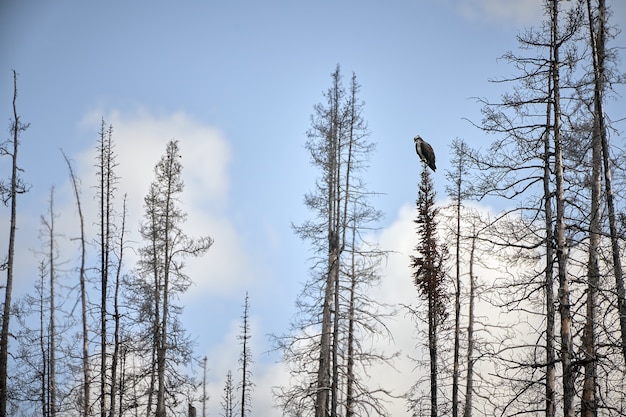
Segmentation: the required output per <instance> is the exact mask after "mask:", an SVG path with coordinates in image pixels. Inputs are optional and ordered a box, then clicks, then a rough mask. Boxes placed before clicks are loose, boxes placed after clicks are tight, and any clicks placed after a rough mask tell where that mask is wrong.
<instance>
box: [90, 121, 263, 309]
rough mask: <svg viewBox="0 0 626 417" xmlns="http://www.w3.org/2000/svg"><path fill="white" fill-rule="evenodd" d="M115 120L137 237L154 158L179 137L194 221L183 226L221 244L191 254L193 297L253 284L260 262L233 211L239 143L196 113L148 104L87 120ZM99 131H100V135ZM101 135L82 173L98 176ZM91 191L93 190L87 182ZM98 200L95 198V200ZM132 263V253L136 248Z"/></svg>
mask: <svg viewBox="0 0 626 417" xmlns="http://www.w3.org/2000/svg"><path fill="white" fill-rule="evenodd" d="M102 117H104V120H105V123H106V124H107V126H108V125H112V126H113V141H114V144H115V153H116V160H117V163H118V166H117V167H116V168H115V172H116V174H117V175H118V176H119V177H120V180H119V186H118V210H121V206H120V205H121V196H123V195H124V194H126V195H127V196H128V199H127V210H128V219H127V228H128V230H129V232H130V235H129V239H131V240H132V241H134V242H135V246H136V247H137V246H141V242H138V240H139V239H140V238H139V233H138V226H139V224H140V222H141V219H142V216H143V198H144V196H145V195H146V193H147V191H148V187H149V185H150V183H151V182H152V181H153V179H154V166H155V164H156V163H157V162H158V161H159V159H160V158H161V156H162V155H163V154H164V153H165V147H166V144H167V142H168V141H169V140H172V139H176V140H178V141H179V147H180V153H181V157H182V164H183V172H182V178H183V181H184V183H185V188H184V190H183V194H182V198H181V200H182V205H183V210H184V211H185V212H186V213H187V221H186V223H185V225H184V226H183V227H184V229H185V232H186V233H187V234H188V235H189V236H190V237H200V236H207V235H208V236H210V237H211V238H213V239H214V244H213V246H212V247H211V249H210V250H209V252H208V253H207V254H205V255H204V256H203V257H201V258H197V259H188V260H187V261H186V264H187V268H186V272H187V274H188V275H189V276H190V277H191V278H192V280H193V281H194V287H193V288H192V290H191V291H190V292H189V293H188V294H187V297H197V296H200V295H202V294H207V293H209V294H211V295H224V294H229V293H232V292H233V291H237V293H239V291H238V290H240V289H241V288H245V287H246V286H247V284H249V282H250V280H252V279H253V278H254V276H252V274H251V273H250V271H254V270H255V269H254V268H250V267H249V266H250V265H251V264H252V261H251V260H250V257H249V256H248V255H247V251H246V249H245V247H244V246H245V242H244V241H243V239H242V238H241V237H240V236H239V234H238V232H237V230H235V227H234V225H233V224H232V222H231V220H230V219H229V217H228V213H227V208H228V195H229V190H230V173H229V165H230V160H231V149H230V145H229V143H228V141H227V139H226V138H225V137H224V135H223V134H222V132H220V131H219V130H218V129H215V128H213V127H211V126H207V125H204V124H202V123H200V122H198V121H196V120H194V119H193V118H192V117H190V116H189V115H187V114H185V113H183V112H177V113H174V114H169V115H163V116H155V115H154V114H151V113H149V112H147V111H145V110H139V111H137V112H136V113H134V114H131V115H128V114H124V115H122V114H121V113H120V112H119V111H111V112H108V114H105V115H104V116H102V113H97V112H92V113H90V114H89V115H87V116H86V117H85V118H84V120H83V123H82V125H83V127H85V128H88V129H89V130H91V131H93V132H97V130H98V129H99V128H100V123H101V119H102ZM94 136H95V135H94ZM95 148H96V143H95V138H94V145H93V147H92V148H91V149H90V150H89V151H88V152H86V153H84V154H83V155H81V156H80V157H79V158H80V166H81V177H83V178H87V179H89V181H88V182H89V183H90V184H91V183H93V182H95V178H96V176H95V168H94V165H95V164H96V150H95ZM84 191H85V192H87V191H88V190H87V189H85V190H84ZM92 204H95V203H92ZM128 255H129V263H128V265H132V263H130V261H132V256H133V254H132V253H128Z"/></svg>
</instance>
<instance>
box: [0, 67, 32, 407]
mask: <svg viewBox="0 0 626 417" xmlns="http://www.w3.org/2000/svg"><path fill="white" fill-rule="evenodd" d="M27 128H28V124H27V123H22V121H21V120H20V117H19V115H18V113H17V72H15V70H14V71H13V122H12V124H11V135H12V137H11V139H10V140H9V141H7V142H5V143H4V144H2V146H0V156H5V155H6V156H9V157H10V158H11V177H10V180H9V181H10V185H9V186H8V187H6V186H5V184H4V182H0V191H1V197H2V200H3V202H4V204H5V205H6V204H7V203H10V205H11V216H10V221H9V246H8V253H7V258H6V261H3V264H2V266H3V267H4V268H2V269H6V271H7V282H6V286H5V288H4V306H3V307H4V309H3V312H2V330H0V416H5V415H7V401H8V397H7V377H8V375H7V370H8V365H9V362H8V358H9V335H10V329H9V326H10V322H11V320H10V319H11V300H12V293H13V267H14V259H15V235H16V231H17V196H18V194H21V193H24V192H26V187H25V185H24V183H23V181H22V180H21V179H20V177H19V171H20V169H19V167H18V162H17V161H18V159H17V153H18V150H19V137H20V134H21V133H22V132H23V131H24V130H26V129H27Z"/></svg>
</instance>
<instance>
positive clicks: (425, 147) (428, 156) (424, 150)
mask: <svg viewBox="0 0 626 417" xmlns="http://www.w3.org/2000/svg"><path fill="white" fill-rule="evenodd" d="M420 151H421V152H419V151H418V153H420V155H421V156H423V157H424V159H425V160H426V163H427V164H428V166H429V167H430V169H432V170H433V171H436V170H437V165H435V151H433V147H432V146H430V144H428V143H427V142H425V141H422V143H421V149H420Z"/></svg>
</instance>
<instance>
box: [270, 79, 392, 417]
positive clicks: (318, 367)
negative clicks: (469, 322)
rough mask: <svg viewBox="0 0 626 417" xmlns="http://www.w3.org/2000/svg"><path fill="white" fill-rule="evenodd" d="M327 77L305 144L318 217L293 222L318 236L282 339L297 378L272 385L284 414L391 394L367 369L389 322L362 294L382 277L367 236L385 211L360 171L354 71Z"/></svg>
mask: <svg viewBox="0 0 626 417" xmlns="http://www.w3.org/2000/svg"><path fill="white" fill-rule="evenodd" d="M331 77H332V85H331V87H330V88H329V89H328V91H327V92H326V93H325V99H326V103H325V104H318V105H316V106H315V108H314V110H315V113H314V115H313V117H312V123H311V128H310V130H309V131H308V132H307V133H308V141H307V143H306V148H307V149H308V151H309V153H310V155H311V161H312V164H313V165H314V166H315V167H317V168H319V170H320V174H321V175H320V179H319V180H318V181H317V182H316V186H315V191H314V192H312V193H309V194H307V195H306V196H305V204H306V206H307V207H308V208H310V209H311V210H312V212H313V213H314V215H315V216H316V218H315V220H310V221H306V222H304V223H303V224H301V225H297V226H294V230H295V232H296V234H298V236H300V237H301V238H302V239H304V240H307V241H310V242H311V243H312V250H313V252H314V257H313V261H314V263H313V266H312V268H311V271H312V278H311V280H309V281H308V282H307V283H306V284H305V287H304V290H303V292H302V294H301V295H300V296H299V298H298V300H297V305H298V310H299V311H298V313H297V315H296V316H295V318H294V320H293V322H292V326H291V327H292V328H291V330H290V331H291V334H287V335H285V336H281V337H277V338H276V342H277V346H278V348H279V349H281V350H282V353H283V358H284V361H285V362H286V363H287V364H288V365H289V366H290V368H291V372H292V377H293V380H292V382H291V385H290V386H289V387H276V389H275V394H276V397H277V400H278V402H279V404H280V406H281V407H282V409H283V412H284V413H286V414H294V415H315V416H317V417H327V416H333V417H334V416H337V415H340V414H342V409H344V410H345V414H350V415H352V414H353V413H354V414H356V415H360V414H366V413H372V412H373V413H376V414H379V415H384V414H385V409H384V405H383V404H382V402H381V400H380V398H379V397H380V396H384V395H387V394H388V393H387V392H386V390H384V388H376V389H371V388H368V386H367V383H366V380H365V377H366V372H367V371H366V369H367V367H368V366H369V365H370V364H371V363H373V362H376V361H385V360H387V359H388V358H386V357H385V356H383V355H380V354H376V353H374V352H372V351H369V352H368V351H366V350H365V349H363V346H364V345H363V343H362V341H363V340H364V339H366V338H369V337H373V336H374V335H375V334H376V333H377V332H381V331H382V332H384V331H385V329H386V328H385V326H384V323H383V322H382V320H383V318H384V316H385V313H383V312H381V311H380V310H382V308H381V307H382V306H380V305H379V304H378V303H376V301H375V300H371V299H368V298H367V294H366V292H367V288H368V287H369V286H371V285H375V282H376V276H377V274H376V265H377V261H376V259H380V257H382V256H384V255H383V252H382V251H380V250H378V249H376V248H373V247H368V243H367V242H365V241H364V239H363V237H362V236H363V231H365V230H368V228H371V227H372V226H371V224H372V223H373V222H375V221H376V220H378V219H379V218H380V212H378V211H377V210H375V209H374V208H373V207H371V206H370V205H369V203H368V197H370V196H371V193H369V192H367V190H366V189H365V187H364V185H363V182H362V180H361V179H360V175H361V174H362V173H363V171H364V170H365V168H367V159H368V156H369V154H370V153H371V152H372V151H373V144H371V143H370V142H368V140H367V137H368V135H369V133H368V131H367V126H366V123H365V121H364V119H363V116H362V107H363V104H362V103H361V102H360V100H359V99H358V93H359V88H360V86H359V84H358V83H357V80H356V76H355V75H354V74H353V76H352V78H351V81H350V87H349V89H347V90H346V89H345V88H344V86H343V81H342V76H341V72H340V68H339V67H337V68H336V70H335V71H334V72H333V73H332V74H331ZM362 339H363V340H362ZM346 352H351V353H350V354H346ZM313 357H316V358H317V360H316V361H314V360H312V359H311V358H313ZM357 358H358V360H357Z"/></svg>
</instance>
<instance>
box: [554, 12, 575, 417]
mask: <svg viewBox="0 0 626 417" xmlns="http://www.w3.org/2000/svg"><path fill="white" fill-rule="evenodd" d="M550 1H551V15H552V25H551V28H552V41H553V42H552V74H551V75H552V88H553V100H554V172H555V178H556V228H555V229H556V231H555V235H556V236H555V238H556V259H557V265H558V277H559V312H560V316H561V365H562V367H563V416H564V417H574V394H575V392H574V373H573V368H572V333H571V327H572V322H571V306H570V289H569V280H568V276H567V255H568V253H567V252H568V247H567V242H566V235H565V180H564V175H563V137H562V135H561V95H560V80H559V78H560V62H559V59H560V57H559V49H560V48H559V31H558V29H559V25H558V17H559V8H558V3H559V0H550Z"/></svg>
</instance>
